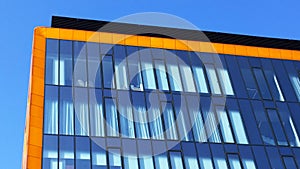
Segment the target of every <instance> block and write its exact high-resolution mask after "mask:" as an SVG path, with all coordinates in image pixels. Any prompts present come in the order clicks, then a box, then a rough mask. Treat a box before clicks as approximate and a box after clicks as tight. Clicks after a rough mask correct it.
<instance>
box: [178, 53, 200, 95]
mask: <svg viewBox="0 0 300 169" xmlns="http://www.w3.org/2000/svg"><path fill="white" fill-rule="evenodd" d="M177 55H178V57H177V58H178V64H179V69H180V72H181V77H182V84H183V88H184V91H186V92H196V87H195V84H194V80H193V79H194V78H193V74H192V70H191V67H190V60H189V55H188V52H186V51H177Z"/></svg>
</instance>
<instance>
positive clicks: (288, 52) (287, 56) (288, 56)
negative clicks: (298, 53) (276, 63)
mask: <svg viewBox="0 0 300 169" xmlns="http://www.w3.org/2000/svg"><path fill="white" fill-rule="evenodd" d="M280 54H281V58H282V59H292V58H293V57H292V51H291V50H280Z"/></svg>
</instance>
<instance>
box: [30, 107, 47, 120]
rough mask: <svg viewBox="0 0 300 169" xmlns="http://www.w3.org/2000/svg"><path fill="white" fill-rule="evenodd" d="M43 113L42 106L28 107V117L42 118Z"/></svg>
mask: <svg viewBox="0 0 300 169" xmlns="http://www.w3.org/2000/svg"><path fill="white" fill-rule="evenodd" d="M43 112H44V111H43V107H42V106H36V105H31V106H30V116H33V117H37V118H43Z"/></svg>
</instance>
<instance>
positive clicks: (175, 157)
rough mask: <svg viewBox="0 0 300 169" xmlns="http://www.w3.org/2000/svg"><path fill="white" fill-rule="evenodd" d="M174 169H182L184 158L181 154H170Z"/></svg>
mask: <svg viewBox="0 0 300 169" xmlns="http://www.w3.org/2000/svg"><path fill="white" fill-rule="evenodd" d="M169 154H170V161H171V167H172V169H182V168H183V164H182V158H181V153H180V152H172V151H171V152H169Z"/></svg>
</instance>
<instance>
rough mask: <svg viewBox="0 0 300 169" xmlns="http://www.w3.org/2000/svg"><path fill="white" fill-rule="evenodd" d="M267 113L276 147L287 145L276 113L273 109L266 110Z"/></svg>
mask: <svg viewBox="0 0 300 169" xmlns="http://www.w3.org/2000/svg"><path fill="white" fill-rule="evenodd" d="M267 113H268V116H269V119H270V122H271V126H272V128H273V131H274V134H275V136H276V138H277V144H278V145H285V146H287V145H288V142H287V140H286V137H285V133H284V131H283V128H282V126H281V121H280V119H279V117H278V114H277V111H276V110H274V109H267Z"/></svg>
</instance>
